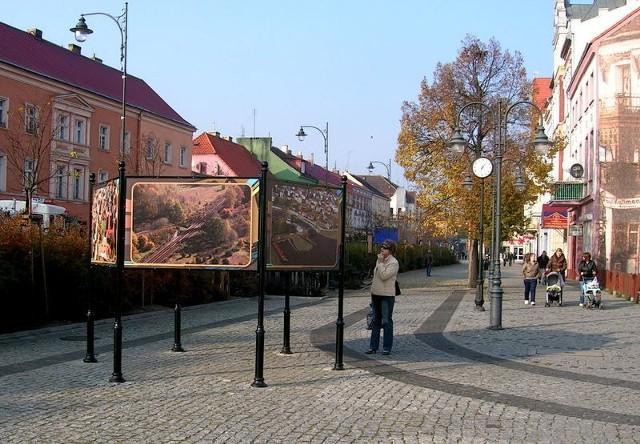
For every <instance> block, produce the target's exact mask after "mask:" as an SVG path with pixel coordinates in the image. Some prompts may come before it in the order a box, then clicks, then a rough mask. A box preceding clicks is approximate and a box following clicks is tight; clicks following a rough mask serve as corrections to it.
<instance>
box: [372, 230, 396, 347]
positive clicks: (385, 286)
mask: <svg viewBox="0 0 640 444" xmlns="http://www.w3.org/2000/svg"><path fill="white" fill-rule="evenodd" d="M380 248H381V250H380V253H379V254H378V259H377V261H376V266H375V268H374V269H373V281H372V282H371V305H372V307H373V311H374V318H373V325H372V326H371V338H370V339H369V349H368V350H367V351H366V352H365V353H366V354H368V355H370V354H372V353H375V352H377V351H378V347H379V345H380V330H382V331H383V334H384V335H383V337H382V354H383V355H388V354H389V353H391V349H392V347H393V305H394V304H395V301H396V279H397V277H398V271H399V269H400V264H398V260H397V259H396V258H395V253H396V243H395V242H394V241H392V240H391V239H387V240H385V241H384V242H383V243H382V246H381V247H380Z"/></svg>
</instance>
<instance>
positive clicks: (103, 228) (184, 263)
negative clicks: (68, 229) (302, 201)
mask: <svg viewBox="0 0 640 444" xmlns="http://www.w3.org/2000/svg"><path fill="white" fill-rule="evenodd" d="M126 181H127V182H126V188H127V197H126V199H127V200H126V203H125V207H126V210H125V212H126V214H125V251H124V264H125V266H126V267H153V268H158V267H164V268H171V267H176V268H204V269H227V270H233V269H243V270H256V269H257V266H256V261H257V251H258V249H257V242H258V189H259V182H260V181H259V180H258V179H255V178H228V177H225V178H206V179H202V178H171V177H164V178H149V177H144V178H141V177H128V178H127V179H126ZM91 211H92V222H91V225H92V226H91V261H92V263H98V264H105V265H113V264H115V262H116V227H117V220H118V217H119V215H118V180H117V179H116V180H113V181H110V182H107V183H105V184H104V185H102V186H100V187H98V188H96V190H95V191H94V193H93V204H92V209H91Z"/></svg>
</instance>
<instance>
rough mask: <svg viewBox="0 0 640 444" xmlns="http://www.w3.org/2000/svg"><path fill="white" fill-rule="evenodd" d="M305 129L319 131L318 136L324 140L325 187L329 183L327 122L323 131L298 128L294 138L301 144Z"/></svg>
mask: <svg viewBox="0 0 640 444" xmlns="http://www.w3.org/2000/svg"><path fill="white" fill-rule="evenodd" d="M305 128H314V129H316V130H318V131H320V134H322V138H323V139H324V156H325V160H324V169H325V173H324V185H325V186H327V184H328V182H329V122H327V123H326V126H325V128H324V130H321V129H320V128H318V127H317V126H311V125H301V126H300V131H298V134H296V136H297V137H298V140H299V141H300V142H303V141H304V138H305V137H307V133H305V132H304V129H305Z"/></svg>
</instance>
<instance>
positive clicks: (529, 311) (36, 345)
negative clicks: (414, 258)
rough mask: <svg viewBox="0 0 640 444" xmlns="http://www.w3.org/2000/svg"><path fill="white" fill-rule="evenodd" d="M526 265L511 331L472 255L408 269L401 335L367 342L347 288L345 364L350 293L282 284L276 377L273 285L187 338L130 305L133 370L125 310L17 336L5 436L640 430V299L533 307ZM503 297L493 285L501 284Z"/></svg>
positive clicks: (510, 282)
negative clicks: (90, 334)
mask: <svg viewBox="0 0 640 444" xmlns="http://www.w3.org/2000/svg"><path fill="white" fill-rule="evenodd" d="M520 267H521V266H520V265H518V264H514V265H513V266H512V267H509V266H507V267H504V268H502V288H503V289H504V297H503V304H502V326H503V327H504V329H503V330H489V329H488V328H487V327H488V326H489V316H490V311H489V303H488V301H487V303H485V307H486V308H487V311H485V312H477V311H475V310H474V302H473V301H474V297H475V289H474V288H472V289H470V288H467V285H466V284H467V276H466V273H467V269H466V264H459V265H454V266H449V267H436V268H434V269H433V273H432V276H431V277H429V278H427V277H426V276H425V275H424V271H423V270H420V271H415V272H409V273H403V274H401V275H400V277H399V280H400V281H401V283H402V287H403V294H402V295H401V296H399V297H398V298H397V300H396V305H395V313H394V330H395V337H394V348H393V352H392V354H391V355H389V356H383V355H381V354H376V355H365V354H364V353H363V352H364V350H366V349H367V347H368V334H369V332H368V331H367V330H365V320H364V318H365V314H366V311H367V305H368V302H369V295H368V293H367V291H366V290H363V291H355V292H354V291H348V292H346V293H345V298H344V321H345V328H344V367H345V368H344V370H333V367H334V363H335V336H336V319H337V302H338V301H337V297H336V294H335V293H332V294H330V295H329V296H328V297H325V298H298V297H295V298H291V310H292V313H291V350H292V352H293V354H290V355H285V354H281V353H280V351H281V349H282V346H283V326H282V324H283V314H282V309H283V304H284V302H283V301H284V298H283V297H281V296H268V297H267V298H266V300H265V331H266V335H265V353H264V373H263V376H264V381H265V383H266V384H267V387H264V388H252V387H251V383H252V382H253V380H254V376H255V362H256V360H255V356H256V325H257V298H247V299H237V300H232V301H225V302H220V303H214V304H207V305H203V306H197V307H187V308H185V309H184V310H183V315H182V327H183V328H182V341H181V342H182V346H183V347H184V349H185V350H186V352H184V353H178V352H172V351H170V350H171V347H172V346H173V311H172V310H166V311H161V312H154V313H147V314H144V315H135V316H130V317H125V318H124V319H123V338H124V344H123V347H124V348H123V361H122V371H123V376H124V378H125V379H126V382H125V383H122V384H111V383H109V382H108V379H109V377H110V376H111V372H112V369H113V362H112V361H113V354H112V351H113V350H112V347H113V333H112V328H113V322H112V320H108V321H104V322H99V323H97V324H96V357H97V359H98V362H97V363H93V364H88V363H84V362H83V361H82V359H83V358H84V356H85V351H86V348H85V347H86V346H85V342H84V334H85V326H84V325H77V326H65V327H64V328H52V329H50V330H48V331H33V332H27V333H20V334H10V335H2V336H0V393H2V395H1V398H0V399H1V400H2V401H1V402H0V430H2V431H3V433H2V435H3V439H2V441H3V442H7V443H25V442H34V443H36V442H37V443H41V442H47V443H50V442H59V443H86V442H134V443H138V442H145V443H149V442H158V443H167V442H185V443H187V442H188V443H196V442H219V443H223V442H224V443H249V442H260V443H297V442H303V443H316V442H317V443H320V442H322V443H338V442H339V443H343V442H353V443H372V442H374V443H378V442H379V443H389V442H394V443H423V442H463V443H467V442H492V443H493V442H518V443H533V442H544V443H550V442H553V443H560V442H566V443H580V442H585V443H592V442H608V443H617V442H625V443H626V442H630V443H631V442H640V414H638V413H636V411H635V410H636V406H637V404H638V399H639V394H640V382H638V379H639V378H638V375H639V374H640V345H639V344H638V340H637V338H636V336H637V334H636V330H637V325H638V323H637V318H638V315H639V313H640V312H639V307H638V306H637V305H635V304H633V303H630V302H628V301H624V300H620V299H615V298H613V297H612V296H610V295H608V294H606V293H605V295H604V302H605V305H606V309H605V310H585V309H582V308H580V307H578V305H577V300H578V286H577V283H572V282H569V283H568V284H567V287H565V298H564V299H565V306H564V307H561V308H559V307H549V308H545V307H544V303H543V302H544V291H543V289H542V288H540V287H539V288H538V292H537V302H538V305H536V306H529V305H524V303H523V297H522V280H521V278H520ZM485 299H487V300H488V299H489V291H488V289H485Z"/></svg>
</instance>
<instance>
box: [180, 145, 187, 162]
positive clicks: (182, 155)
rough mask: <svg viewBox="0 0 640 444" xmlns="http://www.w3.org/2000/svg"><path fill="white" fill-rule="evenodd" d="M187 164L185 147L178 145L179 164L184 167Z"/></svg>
mask: <svg viewBox="0 0 640 444" xmlns="http://www.w3.org/2000/svg"><path fill="white" fill-rule="evenodd" d="M186 164H187V149H186V148H185V147H183V146H182V147H180V166H181V167H184V166H185V165H186Z"/></svg>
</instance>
